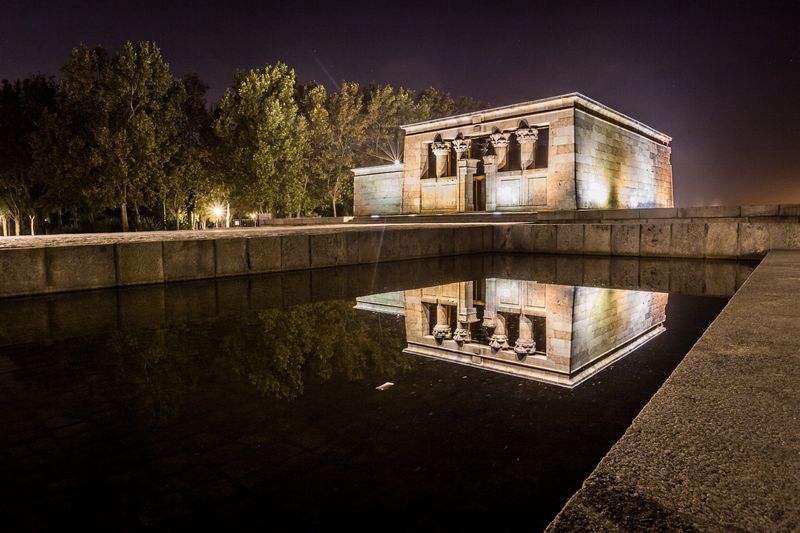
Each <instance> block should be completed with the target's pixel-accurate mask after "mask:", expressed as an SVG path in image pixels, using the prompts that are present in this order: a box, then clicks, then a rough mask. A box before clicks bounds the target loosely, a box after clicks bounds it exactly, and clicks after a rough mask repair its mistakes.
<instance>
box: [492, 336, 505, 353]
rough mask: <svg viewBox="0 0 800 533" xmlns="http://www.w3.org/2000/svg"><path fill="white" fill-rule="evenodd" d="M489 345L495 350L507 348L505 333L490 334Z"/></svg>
mask: <svg viewBox="0 0 800 533" xmlns="http://www.w3.org/2000/svg"><path fill="white" fill-rule="evenodd" d="M489 347H490V348H491V349H492V350H495V351H497V350H502V349H503V348H508V337H507V336H505V335H492V338H491V339H489Z"/></svg>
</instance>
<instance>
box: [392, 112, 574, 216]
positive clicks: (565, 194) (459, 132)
mask: <svg viewBox="0 0 800 533" xmlns="http://www.w3.org/2000/svg"><path fill="white" fill-rule="evenodd" d="M523 121H525V122H527V124H528V125H529V126H531V127H546V128H549V164H548V167H547V168H544V169H528V170H525V171H504V170H502V169H500V170H498V169H497V168H494V169H491V168H489V167H490V165H484V168H485V176H486V179H487V189H490V188H491V186H490V183H491V182H492V181H493V180H494V183H495V187H496V189H495V200H494V202H492V200H491V198H490V196H491V195H492V191H491V190H487V199H486V200H487V208H486V209H487V210H489V211H492V210H495V209H497V210H506V211H510V210H525V209H530V208H532V207H534V206H538V207H540V208H541V207H544V208H547V209H575V189H574V174H575V161H574V150H575V148H574V146H575V136H574V127H573V112H572V110H571V109H564V110H559V111H546V112H538V113H527V114H522V115H516V116H514V117H511V118H504V119H497V120H491V115H489V114H488V113H486V114H481V113H478V114H476V115H475V118H474V119H471V121H470V122H469V123H468V124H458V123H457V124H456V125H455V126H452V127H448V124H447V123H444V124H443V126H444V128H443V129H436V130H432V131H425V132H421V133H409V134H407V135H406V137H405V144H404V163H403V205H402V210H403V213H433V212H437V213H438V212H442V213H447V212H450V213H455V212H466V211H471V210H472V206H471V205H469V202H467V201H466V188H467V187H468V186H469V185H468V183H464V182H465V181H466V180H465V179H464V177H463V176H458V175H447V176H441V177H433V176H430V173H431V172H430V169H429V168H428V147H429V145H430V144H431V143H432V142H433V141H434V139H436V137H437V136H439V137H441V138H442V139H448V140H449V139H455V138H456V137H458V136H462V137H464V138H466V139H471V138H474V137H482V136H486V135H488V134H491V133H492V131H493V130H495V129H497V130H500V131H514V130H516V129H517V128H518V127H519V126H520V123H521V122H523ZM473 122H474V123H473ZM477 163H478V160H477V159H476V160H475V164H476V166H477ZM449 174H452V172H450V173H449ZM426 175H428V177H423V176H426ZM536 179H542V181H544V182H545V187H544V189H545V194H544V196H543V197H542V195H538V196H537V194H536V192H535V187H534V181H533V180H536ZM462 196H463V197H462ZM492 204H494V206H495V207H492Z"/></svg>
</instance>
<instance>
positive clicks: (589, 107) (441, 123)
mask: <svg viewBox="0 0 800 533" xmlns="http://www.w3.org/2000/svg"><path fill="white" fill-rule="evenodd" d="M570 107H573V108H577V109H581V110H583V111H585V112H588V113H590V114H592V115H595V116H597V117H600V118H603V119H605V120H608V121H610V122H613V123H616V124H618V125H620V126H623V127H625V128H626V129H629V130H631V131H634V132H636V133H639V134H641V135H644V136H646V137H649V138H651V139H653V140H655V141H658V142H660V143H663V144H666V145H668V144H669V143H670V141H671V140H672V138H671V137H670V136H668V135H665V134H664V133H661V132H660V131H658V130H656V129H654V128H651V127H650V126H648V125H646V124H644V123H642V122H639V121H638V120H636V119H633V118H631V117H629V116H627V115H625V114H623V113H620V112H619V111H616V110H614V109H611V108H610V107H608V106H606V105H604V104H601V103H600V102H598V101H596V100H592V99H591V98H589V97H588V96H584V95H582V94H580V93H577V92H574V93H569V94H565V95H561V96H553V97H550V98H543V99H540V100H533V101H530V102H523V103H520V104H512V105H506V106H501V107H493V108H490V109H484V110H481V111H474V112H472V113H463V114H461V115H454V116H450V117H442V118H438V119H433V120H426V121H425V122H416V123H413V124H406V125H403V126H400V127H401V128H402V129H403V131H405V133H406V135H413V134H416V133H424V132H428V131H434V130H442V129H450V128H458V127H461V126H469V125H472V124H480V123H484V122H492V121H496V120H503V119H509V118H514V117H517V116H523V115H530V114H532V113H542V112H546V111H555V110H558V109H566V108H570ZM478 118H479V120H478Z"/></svg>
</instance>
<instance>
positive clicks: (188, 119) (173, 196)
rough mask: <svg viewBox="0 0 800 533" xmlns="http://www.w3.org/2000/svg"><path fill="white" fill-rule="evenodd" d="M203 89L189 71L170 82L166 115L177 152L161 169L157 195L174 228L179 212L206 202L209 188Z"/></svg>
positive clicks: (208, 132)
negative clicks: (161, 180)
mask: <svg viewBox="0 0 800 533" xmlns="http://www.w3.org/2000/svg"><path fill="white" fill-rule="evenodd" d="M207 90H208V85H206V84H205V83H204V82H203V81H202V80H201V79H200V78H199V77H198V76H197V74H190V75H188V76H185V77H184V78H183V79H182V80H176V81H175V82H173V86H172V89H171V91H170V97H169V98H168V109H169V113H168V114H169V115H170V120H173V121H174V124H175V126H176V128H175V138H174V139H172V143H174V144H175V145H177V151H176V153H175V155H174V157H173V158H172V159H171V160H170V162H169V164H168V165H167V167H166V169H165V173H164V180H163V182H162V184H161V194H162V197H163V200H162V201H163V203H164V209H165V211H166V209H167V206H168V207H169V210H170V212H171V214H172V215H173V216H174V217H175V229H176V230H179V229H181V218H182V215H183V214H184V213H188V212H189V211H190V209H192V210H195V211H196V204H197V203H198V202H201V203H202V202H206V201H207V199H208V197H209V196H210V193H211V190H212V183H211V168H210V167H211V149H212V146H213V144H214V143H213V131H212V118H211V114H210V113H209V111H208V108H207V106H206V91H207ZM165 218H166V215H165ZM165 223H166V221H165Z"/></svg>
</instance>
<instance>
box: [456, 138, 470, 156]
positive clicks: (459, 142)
mask: <svg viewBox="0 0 800 533" xmlns="http://www.w3.org/2000/svg"><path fill="white" fill-rule="evenodd" d="M470 144H472V141H471V140H469V139H453V149H454V150H455V151H456V153H457V154H458V155H461V154H463V153H464V152H466V151H467V150H469V146H470Z"/></svg>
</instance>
